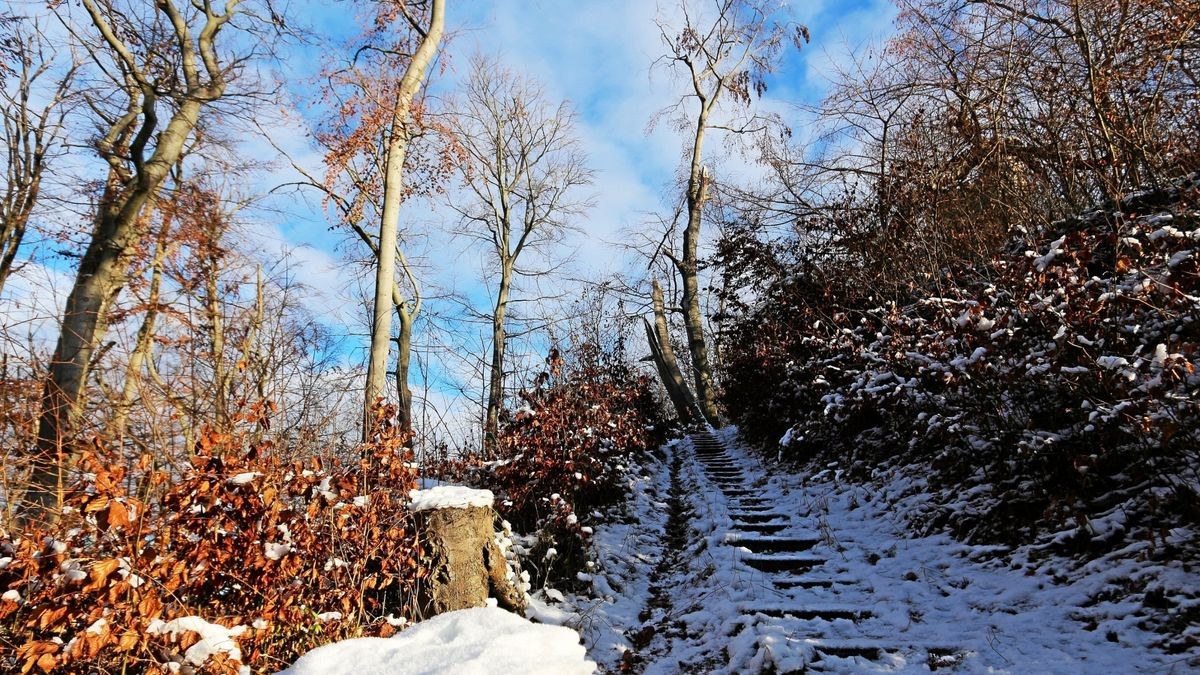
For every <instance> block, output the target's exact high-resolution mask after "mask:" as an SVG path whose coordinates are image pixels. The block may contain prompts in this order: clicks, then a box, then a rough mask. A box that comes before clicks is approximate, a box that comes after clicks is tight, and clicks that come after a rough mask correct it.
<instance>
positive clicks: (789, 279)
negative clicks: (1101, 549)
mask: <svg viewBox="0 0 1200 675" xmlns="http://www.w3.org/2000/svg"><path fill="white" fill-rule="evenodd" d="M1197 181H1198V176H1197V175H1193V176H1191V177H1189V178H1187V179H1184V180H1182V181H1181V182H1179V183H1178V184H1177V185H1175V186H1173V187H1170V188H1167V189H1162V190H1155V191H1147V192H1144V193H1141V194H1138V195H1136V196H1133V197H1130V198H1129V199H1127V200H1125V201H1124V202H1123V203H1121V204H1120V205H1119V207H1116V208H1106V209H1098V210H1094V211H1091V212H1088V213H1086V214H1084V215H1082V216H1081V217H1079V218H1075V219H1072V220H1068V221H1063V222H1058V223H1055V224H1053V225H1052V226H1050V227H1049V228H1048V229H1047V230H1046V231H1045V232H1040V233H1024V234H1023V236H1022V237H1021V239H1020V240H1019V243H1014V244H1013V245H1012V246H1011V247H1010V248H1009V250H1007V251H1005V252H999V254H998V255H997V256H996V258H995V259H994V260H993V261H991V262H990V263H987V264H981V265H958V266H956V267H953V268H950V269H947V270H944V272H943V274H942V275H941V277H940V278H938V279H936V280H934V281H933V282H932V283H930V284H929V285H928V286H927V287H924V288H920V289H916V290H915V291H914V292H913V293H912V294H911V295H910V296H909V298H908V299H907V300H904V301H899V302H897V301H890V300H889V301H884V300H881V299H880V298H879V297H878V296H877V295H876V294H875V292H873V289H871V288H869V287H860V286H855V285H853V284H847V283H845V280H844V278H839V277H838V276H836V275H828V276H826V275H824V274H825V273H824V272H822V271H821V270H814V269H813V268H811V267H810V268H808V269H807V270H806V271H805V273H803V274H799V273H797V270H800V269H804V268H799V267H794V266H793V267H790V268H789V267H788V266H787V265H780V270H781V271H780V272H779V273H777V274H775V275H774V276H773V278H771V280H770V283H769V284H768V286H767V288H766V290H765V291H764V292H762V293H761V295H760V296H759V297H760V300H759V301H758V302H756V303H754V304H753V306H751V307H749V308H748V309H747V311H745V312H744V313H743V314H741V315H740V316H738V317H736V319H735V320H734V321H732V322H730V326H729V327H728V328H727V331H726V334H725V344H726V347H725V362H726V365H727V372H726V374H725V378H724V385H725V388H726V404H727V405H728V407H729V408H730V410H731V412H732V414H733V416H734V417H735V418H736V419H737V421H738V422H739V424H740V425H741V427H742V431H743V433H745V434H746V435H748V436H750V437H752V438H754V439H757V440H758V441H760V442H762V443H763V444H764V445H770V446H774V445H775V444H776V443H777V442H781V444H782V445H783V451H784V452H785V453H786V454H788V455H790V456H792V457H796V458H802V459H803V458H813V457H817V458H821V459H837V460H839V461H842V462H843V463H844V465H849V466H852V467H855V468H857V469H859V470H861V471H862V472H864V473H865V472H869V471H871V470H874V469H877V468H878V467H880V466H886V465H888V464H890V463H894V462H895V461H903V462H912V461H920V462H925V463H928V465H929V466H931V467H932V469H933V471H932V476H933V479H934V480H935V481H936V482H937V483H939V484H940V485H942V486H946V487H947V488H952V489H954V490H955V491H958V492H959V493H970V494H971V495H972V499H971V501H970V504H971V508H967V509H959V510H953V509H949V508H943V509H931V510H930V511H929V512H928V513H926V514H924V517H925V518H926V519H927V520H926V524H927V525H928V526H930V527H937V528H940V527H944V526H949V527H951V528H952V529H953V530H954V531H956V532H957V533H958V534H959V535H960V536H966V537H970V538H974V539H980V540H995V541H1005V542H1017V541H1029V540H1030V539H1032V537H1033V536H1035V535H1036V534H1037V533H1038V532H1039V531H1041V530H1043V529H1045V528H1047V527H1050V526H1052V525H1057V524H1061V523H1064V522H1073V523H1075V524H1077V525H1078V524H1086V522H1087V521H1088V518H1089V515H1091V514H1095V513H1098V512H1103V511H1106V510H1108V509H1110V508H1111V507H1112V506H1113V505H1114V504H1115V503H1118V502H1125V501H1128V503H1129V508H1130V514H1129V518H1130V522H1127V523H1126V525H1125V527H1123V528H1118V530H1119V531H1113V532H1107V533H1105V534H1104V536H1103V537H1096V538H1097V539H1103V541H1094V540H1093V537H1092V536H1086V537H1081V538H1080V539H1079V541H1077V542H1075V544H1076V545H1078V546H1083V547H1088V546H1093V547H1094V546H1111V545H1115V544H1116V543H1118V542H1119V541H1120V540H1121V538H1122V537H1123V536H1125V532H1126V528H1131V529H1132V528H1137V527H1138V526H1139V525H1141V526H1142V528H1143V529H1142V530H1141V531H1142V532H1143V533H1146V532H1152V531H1154V530H1153V529H1150V528H1149V527H1148V526H1149V525H1151V524H1153V525H1154V526H1155V527H1156V528H1165V527H1168V526H1169V524H1170V523H1173V522H1179V521H1181V520H1182V521H1186V522H1190V523H1195V522H1196V521H1197V520H1198V519H1200V518H1198V516H1200V500H1198V499H1197V496H1196V494H1197V493H1196V490H1197V485H1198V481H1197V477H1196V474H1195V471H1194V467H1195V465H1196V462H1197V460H1200V373H1197V372H1196V368H1197V366H1198V365H1200V214H1198V211H1197V201H1198V199H1200V190H1198V188H1197ZM1026 241H1035V242H1037V243H1036V245H1035V246H1030V245H1028V244H1026V243H1025V242H1026ZM780 259H783V260H786V259H787V257H786V254H780ZM826 271H828V270H826ZM781 439H782V440H781ZM1084 530H1087V528H1084Z"/></svg>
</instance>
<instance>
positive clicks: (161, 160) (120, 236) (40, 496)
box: [22, 92, 202, 518]
mask: <svg viewBox="0 0 1200 675" xmlns="http://www.w3.org/2000/svg"><path fill="white" fill-rule="evenodd" d="M154 105H155V99H154V94H153V93H152V92H146V93H145V94H144V103H143V111H142V114H143V116H144V120H143V123H142V127H141V130H140V131H139V133H138V137H137V138H136V139H135V141H134V144H135V145H138V144H140V145H141V146H143V147H144V145H145V143H147V142H148V141H149V137H150V135H151V134H152V133H153V131H154V129H155V128H157V117H156V116H155V109H154ZM201 105H202V103H201V101H200V100H199V99H189V100H187V101H185V102H184V103H183V104H182V105H181V106H180V107H179V109H178V110H177V111H176V112H175V113H174V114H173V115H172V117H171V121H170V122H168V123H167V126H166V128H164V129H163V131H162V132H161V133H160V134H159V135H158V144H157V145H156V146H155V149H154V153H153V155H152V156H151V158H150V159H149V160H148V161H146V162H145V164H144V165H141V166H140V167H139V171H138V173H137V174H136V176H134V177H133V179H132V180H131V182H130V184H128V185H121V184H119V183H118V182H117V181H116V179H115V176H114V177H113V180H110V182H109V186H108V188H107V189H106V195H105V199H104V202H103V204H102V206H101V207H100V213H99V216H98V218H97V223H96V228H95V230H94V232H93V233H92V239H91V241H90V242H89V243H88V247H87V251H86V252H85V253H84V255H83V258H82V259H81V260H80V261H79V269H78V271H77V273H76V276H75V283H74V285H73V286H72V287H71V293H70V294H69V295H68V296H67V303H66V307H65V309H64V310H63V321H62V329H61V332H60V333H59V336H58V343H57V344H56V345H55V348H54V357H53V359H52V360H51V362H50V372H49V376H48V377H47V378H46V387H45V390H44V392H43V394H42V413H41V417H40V419H39V422H38V444H37V451H36V455H35V457H34V459H33V462H32V465H33V467H32V470H31V471H30V478H29V489H28V491H27V492H26V494H25V502H26V507H27V510H32V511H38V512H40V514H39V513H27V514H25V515H23V516H22V517H26V518H28V517H38V516H39V515H40V516H47V514H48V515H49V517H53V514H54V513H55V512H57V510H58V507H59V506H60V505H61V503H62V499H61V497H62V495H61V488H62V480H63V474H64V472H65V470H66V469H68V468H69V465H70V464H71V461H72V459H73V453H72V450H71V448H70V447H68V445H69V439H70V437H71V436H72V435H73V434H74V433H75V431H76V427H77V423H78V421H79V417H80V413H81V412H82V410H81V408H82V394H83V390H84V384H85V383H86V382H87V374H88V367H89V366H90V365H91V359H92V351H93V350H94V349H95V347H96V344H97V343H98V342H99V340H100V338H102V337H103V336H104V328H105V315H106V313H107V310H108V308H109V303H110V302H111V301H112V299H113V298H115V297H116V295H117V294H118V293H119V292H120V291H121V288H122V287H124V285H125V281H126V275H127V273H128V270H129V264H130V259H131V257H132V255H133V252H134V249H135V248H136V246H137V244H138V242H139V241H141V240H142V238H143V237H144V236H145V234H146V230H147V228H148V226H149V225H148V219H146V218H143V217H142V212H143V210H144V208H145V206H146V204H147V203H148V202H149V201H150V200H151V198H153V196H154V195H155V193H156V192H157V191H158V189H159V187H160V186H161V185H162V183H163V180H164V179H165V178H166V176H167V172H168V170H169V169H170V167H171V166H172V165H174V164H175V162H176V161H178V160H179V157H180V155H181V154H182V153H183V148H184V144H185V141H186V140H187V137H188V136H189V135H190V134H191V132H192V129H193V128H195V126H196V122H197V121H198V120H199V118H200V108H201ZM140 151H141V148H140V147H139V148H137V149H136V150H134V151H133V152H135V153H136V152H140Z"/></svg>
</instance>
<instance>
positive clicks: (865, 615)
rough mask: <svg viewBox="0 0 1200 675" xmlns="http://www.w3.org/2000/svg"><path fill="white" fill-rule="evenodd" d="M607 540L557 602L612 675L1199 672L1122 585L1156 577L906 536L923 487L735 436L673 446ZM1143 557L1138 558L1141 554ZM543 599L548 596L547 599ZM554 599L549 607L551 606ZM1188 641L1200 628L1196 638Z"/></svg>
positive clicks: (643, 474) (644, 477) (642, 481)
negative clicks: (852, 477) (757, 450)
mask: <svg viewBox="0 0 1200 675" xmlns="http://www.w3.org/2000/svg"><path fill="white" fill-rule="evenodd" d="M640 469H641V470H640V471H639V472H637V474H638V475H639V478H637V479H636V480H634V481H633V482H632V485H631V487H632V489H633V495H632V498H631V501H630V502H629V504H628V506H627V509H626V511H625V512H624V514H623V515H622V517H620V518H617V519H613V520H611V522H609V523H607V524H605V525H602V526H600V527H598V528H597V529H596V533H595V543H596V546H597V550H598V554H599V565H598V567H599V570H597V571H596V573H594V574H591V575H582V577H581V578H588V579H590V580H591V581H592V583H593V587H594V590H595V593H596V594H597V595H598V596H599V597H600V599H595V598H591V599H589V598H587V597H585V596H568V597H567V598H566V599H565V601H563V602H562V603H555V604H554V605H550V606H546V605H543V606H542V607H543V609H544V610H546V611H549V612H551V613H553V614H556V615H558V618H559V619H560V620H566V621H567V622H569V623H570V624H571V625H573V626H575V627H577V628H578V629H579V630H580V632H581V633H582V634H583V636H584V641H585V643H586V644H587V646H588V648H589V652H590V653H589V655H590V657H591V658H593V659H595V660H596V661H597V662H598V663H599V664H600V665H601V667H602V668H603V669H604V670H606V671H609V672H635V673H688V672H695V673H701V672H703V673H709V672H717V673H764V672H766V673H786V672H805V671H824V672H841V673H856V672H929V671H931V670H936V671H939V672H1008V673H1081V674H1082V673H1095V672H1157V673H1172V672H1180V673H1182V672H1194V670H1193V669H1194V668H1196V667H1197V666H1200V662H1198V661H1197V658H1198V657H1197V656H1195V655H1194V654H1187V653H1183V654H1174V655H1173V654H1168V653H1166V652H1164V651H1162V650H1159V649H1156V648H1155V647H1154V646H1153V645H1154V644H1155V643H1156V642H1159V641H1161V640H1162V637H1163V636H1162V635H1161V634H1159V633H1155V632H1152V631H1150V630H1148V629H1146V628H1145V623H1144V621H1143V618H1144V617H1143V614H1142V612H1141V607H1140V605H1139V606H1132V605H1131V603H1129V602H1128V601H1123V600H1122V599H1121V597H1120V596H1119V594H1116V595H1114V594H1112V593H1108V592H1106V589H1111V588H1114V587H1119V586H1120V584H1122V583H1125V582H1127V581H1128V580H1131V579H1133V578H1135V577H1137V576H1138V575H1144V574H1151V573H1152V574H1155V575H1157V576H1158V577H1162V576H1171V575H1175V578H1176V581H1179V580H1180V579H1182V580H1183V581H1186V576H1187V575H1189V574H1190V573H1189V572H1187V571H1186V570H1184V569H1182V568H1178V569H1176V568H1172V567H1171V565H1166V566H1162V565H1160V566H1159V568H1158V569H1154V570H1148V569H1146V565H1144V564H1143V565H1136V564H1134V563H1133V562H1131V561H1133V560H1135V559H1136V556H1130V555H1125V556H1119V557H1117V558H1113V559H1110V560H1106V559H1101V560H1097V561H1093V562H1092V563H1090V564H1088V565H1083V566H1078V565H1072V564H1071V563H1070V561H1066V560H1058V559H1055V558H1053V557H1047V556H1036V555H1030V551H1025V552H1022V551H1019V550H1018V551H1004V552H1002V553H1003V554H998V551H997V550H996V547H988V546H973V545H968V544H964V543H962V542H959V541H956V540H954V539H952V538H950V537H949V536H946V535H936V536H926V537H916V536H913V535H912V534H911V533H910V532H909V531H908V530H907V529H906V527H905V523H904V520H903V516H902V514H903V510H904V508H905V500H906V499H912V495H913V494H914V493H919V490H916V491H914V490H913V489H911V488H912V486H913V481H914V480H919V478H913V477H911V476H910V477H909V478H904V477H899V476H898V477H893V478H891V479H889V480H887V481H884V482H882V483H880V484H879V485H876V486H864V485H861V484H855V483H850V482H846V481H843V480H841V473H840V472H839V471H837V470H836V469H835V468H833V467H830V468H828V469H825V470H820V471H816V472H807V473H793V472H789V471H781V470H780V469H779V468H778V467H776V468H774V469H771V468H769V467H768V466H767V463H766V462H764V460H763V459H762V458H761V457H760V456H759V455H756V454H754V453H751V452H749V451H746V450H745V449H743V448H741V447H739V442H738V439H737V436H736V431H734V430H723V431H720V432H716V433H715V434H707V433H704V434H697V435H693V436H691V437H690V438H687V439H684V440H682V441H676V442H672V443H670V444H668V445H667V446H665V447H664V448H663V450H662V453H661V454H660V455H659V457H657V458H652V459H650V460H648V461H647V462H646V463H645V464H644V465H643V466H642V467H640ZM1126 553H1127V554H1128V553H1129V552H1126ZM555 595H556V594H555ZM543 597H544V596H543ZM539 604H540V603H539ZM1188 630H1194V627H1193V628H1191V629H1188Z"/></svg>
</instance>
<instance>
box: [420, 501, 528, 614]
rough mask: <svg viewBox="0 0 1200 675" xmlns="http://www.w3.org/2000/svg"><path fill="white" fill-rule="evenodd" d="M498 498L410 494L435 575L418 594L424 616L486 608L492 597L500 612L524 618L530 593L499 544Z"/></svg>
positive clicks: (432, 571) (431, 572) (431, 574)
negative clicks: (511, 612)
mask: <svg viewBox="0 0 1200 675" xmlns="http://www.w3.org/2000/svg"><path fill="white" fill-rule="evenodd" d="M494 499H495V498H494V496H493V495H492V493H491V491H489V490H475V489H472V488H469V487H465V486H462V485H438V486H437V487H433V488H429V489H428V490H413V491H411V492H409V504H408V507H409V510H410V511H412V512H413V514H414V516H415V517H416V525H417V536H418V537H419V538H420V539H421V541H422V543H423V544H424V549H425V551H426V553H427V555H428V559H426V560H425V561H424V563H425V564H426V565H427V566H428V568H429V570H430V574H429V576H428V577H427V578H426V579H425V582H424V585H422V586H421V587H420V588H418V593H417V605H418V610H419V612H420V616H421V617H424V618H428V617H431V616H436V615H438V614H443V613H445V612H453V611H456V610H460V609H470V608H473V607H483V606H485V605H486V604H487V601H488V598H489V597H494V598H496V601H497V602H498V603H499V604H500V606H501V607H503V608H505V609H508V610H511V611H514V612H518V613H523V612H524V610H525V589H524V587H523V586H522V585H521V582H520V579H519V577H518V576H517V574H518V573H519V571H520V570H513V569H510V568H509V563H508V561H507V560H505V558H504V551H503V550H501V548H500V546H499V545H498V544H497V543H496V532H495V528H494V525H495V520H496V513H495V511H493V510H492V503H493V502H494Z"/></svg>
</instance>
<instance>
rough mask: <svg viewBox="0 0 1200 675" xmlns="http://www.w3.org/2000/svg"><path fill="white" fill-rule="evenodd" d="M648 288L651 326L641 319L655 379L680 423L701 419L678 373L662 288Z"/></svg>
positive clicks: (683, 380)
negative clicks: (651, 310)
mask: <svg viewBox="0 0 1200 675" xmlns="http://www.w3.org/2000/svg"><path fill="white" fill-rule="evenodd" d="M650 289H651V300H652V302H653V305H654V323H653V324H651V323H650V321H649V320H648V319H643V320H644V321H645V322H646V340H647V342H649V343H650V352H651V355H652V356H653V357H654V365H655V367H657V368H658V376H659V378H660V379H661V380H662V383H663V387H664V388H665V389H666V390H667V396H668V397H669V398H670V399H671V405H672V406H674V407H675V413H676V414H677V415H679V420H680V421H681V422H683V423H684V424H690V423H692V422H694V421H696V420H697V419H698V418H699V417H700V414H699V409H698V408H697V407H696V399H695V397H694V396H693V395H692V391H691V390H690V389H688V383H687V380H686V379H684V377H683V372H682V371H680V370H679V363H678V361H676V360H675V349H674V347H672V346H671V332H670V330H669V329H668V328H667V314H666V309H665V308H664V306H663V292H662V287H661V286H659V285H658V281H657V280H655V281H652V282H650Z"/></svg>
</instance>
